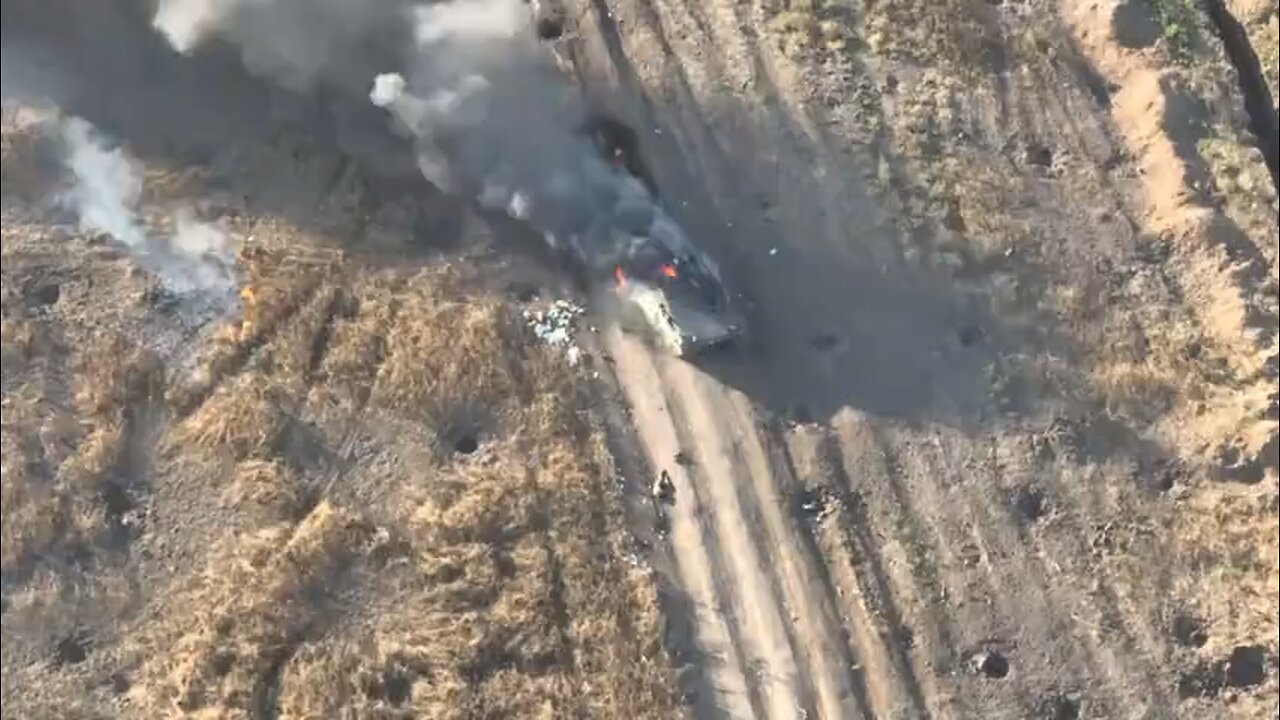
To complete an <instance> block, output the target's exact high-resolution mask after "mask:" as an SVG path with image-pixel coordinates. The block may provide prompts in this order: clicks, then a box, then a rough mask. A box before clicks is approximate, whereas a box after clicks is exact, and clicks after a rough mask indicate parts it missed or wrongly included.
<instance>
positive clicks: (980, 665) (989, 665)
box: [973, 650, 1009, 680]
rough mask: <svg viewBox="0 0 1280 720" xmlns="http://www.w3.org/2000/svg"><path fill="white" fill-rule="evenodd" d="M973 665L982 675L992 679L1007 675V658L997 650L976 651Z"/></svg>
mask: <svg viewBox="0 0 1280 720" xmlns="http://www.w3.org/2000/svg"><path fill="white" fill-rule="evenodd" d="M973 666H974V667H975V668H976V669H977V671H978V672H980V673H982V675H983V676H984V677H989V678H991V679H993V680H999V679H1000V678H1004V677H1008V675H1009V658H1007V657H1005V656H1004V653H1002V652H999V651H998V650H987V651H986V652H981V653H978V654H977V655H975V656H974V658H973Z"/></svg>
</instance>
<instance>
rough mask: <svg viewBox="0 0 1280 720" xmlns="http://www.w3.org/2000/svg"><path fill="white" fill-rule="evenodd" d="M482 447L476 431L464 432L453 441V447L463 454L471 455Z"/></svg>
mask: <svg viewBox="0 0 1280 720" xmlns="http://www.w3.org/2000/svg"><path fill="white" fill-rule="evenodd" d="M479 447H480V440H479V438H477V437H476V434H475V433H471V432H469V433H464V434H463V435H461V436H459V437H458V439H457V440H454V441H453V449H454V451H455V452H458V453H461V454H462V455H470V454H471V453H473V452H475V451H476V450H477V449H478V448H479Z"/></svg>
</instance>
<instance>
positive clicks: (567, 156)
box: [153, 0, 652, 240]
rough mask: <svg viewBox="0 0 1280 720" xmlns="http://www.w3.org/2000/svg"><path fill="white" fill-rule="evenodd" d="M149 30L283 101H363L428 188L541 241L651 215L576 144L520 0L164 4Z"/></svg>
mask: <svg viewBox="0 0 1280 720" xmlns="http://www.w3.org/2000/svg"><path fill="white" fill-rule="evenodd" d="M153 25H154V26H155V27H157V28H158V29H160V30H161V31H162V32H163V33H164V34H165V35H166V36H167V37H168V38H169V39H170V41H171V42H172V43H173V45H174V47H175V48H176V49H178V50H180V51H183V52H190V51H191V50H192V49H193V48H196V47H198V45H199V43H200V42H202V41H204V40H207V39H210V38H212V37H215V36H216V37H217V38H218V39H220V40H224V41H230V42H231V43H233V44H235V45H237V46H238V47H239V49H240V52H241V55H242V57H243V59H244V62H245V64H246V66H247V67H248V68H249V69H250V71H252V72H256V73H259V74H266V75H268V76H270V77H272V78H273V79H275V80H276V81H277V82H280V83H282V84H284V85H286V86H289V87H294V88H297V87H301V86H309V85H313V84H325V85H328V86H337V87H340V88H343V89H345V90H348V91H351V90H353V89H355V88H359V90H358V92H360V93H361V94H362V95H364V96H365V97H367V98H368V99H369V100H370V101H372V102H373V103H374V104H375V105H378V106H380V107H383V108H385V109H387V110H388V111H389V112H390V113H391V115H392V116H393V117H394V118H395V120H396V125H397V128H396V129H397V130H398V131H399V132H400V133H401V134H403V135H406V136H410V137H412V138H413V139H414V144H415V149H416V155H417V164H418V167H419V169H420V170H421V171H422V174H423V175H424V176H425V177H426V178H427V179H428V180H429V181H430V182H432V183H433V184H435V185H437V186H438V187H440V188H442V189H444V190H446V191H451V192H457V193H462V194H465V195H468V196H471V197H473V198H476V199H478V200H480V201H481V203H482V204H484V205H486V206H488V207H491V208H495V209H502V210H505V211H507V212H509V213H510V214H511V215H513V216H515V217H517V218H519V219H522V220H527V221H529V222H530V223H532V224H533V225H535V226H537V227H538V229H540V230H542V231H543V232H544V234H545V235H547V236H548V238H549V239H553V240H554V239H563V238H565V237H566V236H571V235H574V234H577V233H581V232H583V231H584V230H585V229H586V228H587V227H588V226H590V225H591V224H592V223H593V222H596V221H597V220H598V219H599V217H600V216H601V214H605V215H608V214H610V213H612V212H613V211H614V208H615V207H616V205H617V203H618V202H620V201H622V200H632V201H639V202H640V203H641V204H652V200H651V199H650V198H649V197H648V193H647V191H646V190H644V189H643V185H642V184H640V183H638V182H637V181H636V180H635V179H634V178H632V177H631V176H630V175H628V174H626V173H619V172H617V171H616V170H615V169H614V168H613V167H611V166H610V165H609V164H608V163H606V162H605V161H604V160H603V158H601V157H600V156H599V155H598V153H597V151H596V149H595V148H594V147H593V146H592V145H591V143H590V142H589V141H588V140H587V139H586V138H585V137H583V136H582V134H581V133H580V132H579V131H578V130H579V128H580V127H581V126H582V124H583V123H584V121H585V120H586V112H585V108H584V107H583V104H582V102H581V99H580V97H579V96H578V95H577V94H576V92H574V91H572V89H571V88H570V86H569V84H568V83H567V82H566V80H565V78H564V77H562V75H561V74H560V72H559V70H558V69H557V68H556V66H555V63H554V61H553V59H552V56H551V53H550V52H549V50H548V49H547V48H546V46H545V45H543V44H542V43H540V42H539V40H538V37H537V33H536V31H535V29H534V23H533V16H532V13H531V12H530V7H529V4H528V3H526V2H524V0H448V1H442V2H416V3H413V2H408V1H407V0H382V1H378V0H163V1H162V2H161V3H160V5H159V8H158V10H157V12H156V14H155V15H154V17H153ZM360 73H365V74H364V75H360Z"/></svg>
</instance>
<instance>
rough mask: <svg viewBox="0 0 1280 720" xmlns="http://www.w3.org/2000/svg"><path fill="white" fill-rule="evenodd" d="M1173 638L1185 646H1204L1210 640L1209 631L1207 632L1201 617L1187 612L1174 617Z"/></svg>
mask: <svg viewBox="0 0 1280 720" xmlns="http://www.w3.org/2000/svg"><path fill="white" fill-rule="evenodd" d="M1170 629H1171V630H1172V631H1173V638H1174V640H1176V641H1177V642H1178V644H1179V645H1182V646H1183V647H1193V648H1198V647H1204V644H1205V643H1206V642H1209V633H1207V632H1205V630H1204V626H1203V624H1202V623H1201V622H1200V618H1198V617H1195V616H1194V615H1190V614H1187V613H1178V614H1177V615H1175V616H1174V617H1173V623H1172V627H1171V628H1170Z"/></svg>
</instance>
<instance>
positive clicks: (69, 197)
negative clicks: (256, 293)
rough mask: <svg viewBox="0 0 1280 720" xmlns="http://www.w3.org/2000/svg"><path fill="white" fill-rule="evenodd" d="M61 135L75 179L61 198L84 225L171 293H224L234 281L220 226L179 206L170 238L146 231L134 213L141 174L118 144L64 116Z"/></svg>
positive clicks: (228, 245)
mask: <svg viewBox="0 0 1280 720" xmlns="http://www.w3.org/2000/svg"><path fill="white" fill-rule="evenodd" d="M59 136H60V139H61V141H62V143H63V146H64V147H65V150H66V155H65V164H66V167H67V169H68V170H69V171H70V173H71V176H72V178H74V183H73V184H72V186H71V188H70V189H69V190H67V192H66V193H65V195H64V196H63V200H64V202H65V204H67V205H68V206H70V207H71V208H72V209H73V210H74V211H75V212H76V214H77V216H78V218H79V224H80V227H81V228H82V229H85V230H90V231H93V232H102V233H106V234H108V235H110V236H111V237H112V238H114V239H115V240H117V241H118V242H120V243H121V244H123V245H124V246H126V247H127V248H128V249H129V251H130V252H131V253H132V254H133V255H134V257H135V258H137V259H138V261H139V263H140V264H141V265H142V266H143V267H145V268H147V269H148V270H151V271H152V272H154V273H156V274H157V275H158V276H159V277H160V278H161V280H162V281H163V282H164V283H165V285H166V286H167V287H168V288H169V290H170V291H172V292H175V293H178V294H185V293H191V292H205V293H216V294H226V293H228V292H229V291H230V290H231V289H232V287H233V285H234V279H233V278H232V276H231V273H230V269H229V268H230V267H231V262H232V257H233V251H232V247H231V243H230V241H229V239H228V238H227V236H226V233H224V232H223V231H222V229H221V228H219V227H217V226H215V225H212V224H209V223H206V222H203V221H201V220H199V219H198V218H196V216H195V214H194V213H193V212H191V211H190V210H189V209H182V210H179V211H178V213H177V215H176V217H175V230H174V233H173V235H172V237H165V236H163V235H157V234H153V233H149V232H148V230H147V228H146V226H145V224H144V223H143V222H142V221H141V220H140V219H139V217H138V214H137V206H138V201H139V199H140V198H141V196H142V173H141V172H140V171H139V169H138V167H137V166H136V165H135V164H134V162H133V161H132V160H131V159H130V158H129V157H128V155H126V154H125V152H124V151H123V149H121V148H112V147H111V146H110V144H109V143H108V142H107V140H106V139H105V138H104V137H102V136H101V135H100V134H99V133H98V132H97V131H96V130H95V128H94V127H93V126H92V125H91V124H90V123H89V122H87V121H86V120H84V119H82V118H78V117H71V118H66V119H64V120H63V121H62V122H61V123H60V125H59Z"/></svg>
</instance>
